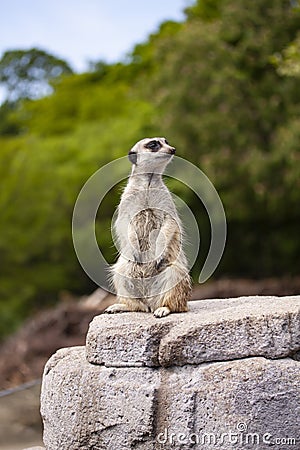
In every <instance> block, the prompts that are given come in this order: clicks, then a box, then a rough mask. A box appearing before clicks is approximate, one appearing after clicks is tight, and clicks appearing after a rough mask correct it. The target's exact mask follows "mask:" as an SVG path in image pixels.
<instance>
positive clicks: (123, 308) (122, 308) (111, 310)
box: [104, 303, 129, 314]
mask: <svg viewBox="0 0 300 450" xmlns="http://www.w3.org/2000/svg"><path fill="white" fill-rule="evenodd" d="M128 311H129V309H128V306H127V305H124V304H123V303H115V304H114V305H110V306H108V307H107V308H106V309H105V311H104V313H107V314H115V313H120V312H128Z"/></svg>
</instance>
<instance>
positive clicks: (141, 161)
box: [128, 137, 175, 173]
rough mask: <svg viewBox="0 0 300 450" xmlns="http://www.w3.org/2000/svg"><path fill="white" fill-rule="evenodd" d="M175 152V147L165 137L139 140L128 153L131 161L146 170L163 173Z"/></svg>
mask: <svg viewBox="0 0 300 450" xmlns="http://www.w3.org/2000/svg"><path fill="white" fill-rule="evenodd" d="M174 154H175V148H174V147H172V146H171V145H170V144H169V143H168V141H167V140H166V139H165V138H163V137H154V138H146V139H142V140H141V141H139V142H137V143H136V144H135V145H134V146H133V147H132V149H131V150H130V151H129V153H128V158H129V161H130V162H131V163H132V164H133V165H134V166H136V168H138V169H141V170H142V171H145V172H152V171H154V172H158V173H161V172H162V171H163V170H164V169H165V167H166V165H167V164H168V163H169V162H170V161H171V159H172V157H173V155H174Z"/></svg>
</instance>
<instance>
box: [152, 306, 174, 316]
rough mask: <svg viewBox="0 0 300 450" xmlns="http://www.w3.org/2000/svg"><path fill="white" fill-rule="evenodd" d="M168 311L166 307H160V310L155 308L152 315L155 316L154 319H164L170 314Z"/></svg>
mask: <svg viewBox="0 0 300 450" xmlns="http://www.w3.org/2000/svg"><path fill="white" fill-rule="evenodd" d="M170 312H171V311H170V309H169V308H168V307H167V306H161V307H160V308H157V309H156V310H155V311H154V313H153V315H154V316H155V317H158V318H159V317H165V316H168V315H169V314H170Z"/></svg>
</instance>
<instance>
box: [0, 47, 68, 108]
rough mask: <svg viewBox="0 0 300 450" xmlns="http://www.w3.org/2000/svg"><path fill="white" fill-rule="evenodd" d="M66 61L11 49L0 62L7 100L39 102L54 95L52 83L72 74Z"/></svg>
mask: <svg viewBox="0 0 300 450" xmlns="http://www.w3.org/2000/svg"><path fill="white" fill-rule="evenodd" d="M71 73H72V69H71V67H70V66H69V65H68V64H67V63H66V61H64V60H62V59H59V58H57V57H55V56H53V55H51V54H50V53H47V52H45V51H43V50H40V49H37V48H32V49H30V50H11V51H7V52H5V53H4V55H3V57H2V59H1V60H0V83H1V84H2V85H3V86H4V87H5V89H6V93H7V100H8V101H9V102H12V103H14V102H16V101H17V100H19V99H23V98H26V99H37V98H39V97H42V96H44V95H47V94H49V93H51V92H52V87H51V84H50V83H51V82H52V81H53V80H55V79H57V78H58V77H60V76H61V75H63V74H71Z"/></svg>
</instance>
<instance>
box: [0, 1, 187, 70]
mask: <svg viewBox="0 0 300 450" xmlns="http://www.w3.org/2000/svg"><path fill="white" fill-rule="evenodd" d="M190 3H191V1H189V0H151V1H149V2H148V1H142V0H0V7H1V8H0V11H1V14H0V57H1V56H2V55H3V53H4V52H5V51H6V50H12V49H29V48H31V47H39V48H42V49H43V50H46V51H48V52H50V53H53V54H54V55H55V56H58V57H61V58H63V59H65V60H66V61H67V62H68V63H69V64H70V65H71V66H72V68H73V69H74V70H75V71H79V72H80V71H84V70H85V69H86V68H87V67H88V61H91V60H92V61H99V60H105V61H107V62H114V61H118V60H120V59H123V58H124V57H125V56H126V53H128V52H129V51H130V50H131V49H132V48H133V46H134V44H136V43H140V42H142V41H143V40H145V39H146V37H147V36H148V35H149V33H151V32H154V31H155V30H156V29H157V27H158V25H159V24H160V23H161V22H163V21H165V20H168V19H172V20H182V19H183V13H182V11H183V9H184V8H185V7H186V6H187V5H188V4H190Z"/></svg>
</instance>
